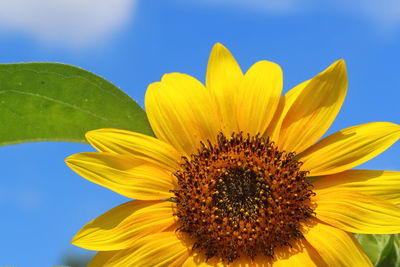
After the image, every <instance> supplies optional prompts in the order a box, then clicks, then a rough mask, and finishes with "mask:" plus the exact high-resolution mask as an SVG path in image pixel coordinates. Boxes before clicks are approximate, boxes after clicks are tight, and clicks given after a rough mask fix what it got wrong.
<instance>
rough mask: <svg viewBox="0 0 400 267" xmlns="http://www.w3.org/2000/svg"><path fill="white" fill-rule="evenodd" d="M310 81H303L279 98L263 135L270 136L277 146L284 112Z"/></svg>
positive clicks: (286, 111) (285, 112)
mask: <svg viewBox="0 0 400 267" xmlns="http://www.w3.org/2000/svg"><path fill="white" fill-rule="evenodd" d="M309 82H310V81H305V82H303V83H301V84H299V85H297V86H296V87H294V88H292V89H291V90H289V91H288V92H287V93H286V94H285V95H283V96H282V97H281V99H280V100H279V104H278V107H277V108H276V111H275V114H274V117H273V119H272V121H271V123H270V124H269V125H268V128H267V130H266V133H265V135H266V136H268V137H270V139H271V140H272V141H274V142H275V144H277V145H278V146H279V133H280V131H281V128H282V123H283V121H284V119H285V116H286V114H287V113H288V111H289V109H290V108H291V107H292V105H293V103H295V102H296V99H297V98H298V97H299V95H300V94H301V93H302V92H303V89H304V88H305V87H306V86H307V85H308V84H309Z"/></svg>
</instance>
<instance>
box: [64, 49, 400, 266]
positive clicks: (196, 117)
mask: <svg viewBox="0 0 400 267" xmlns="http://www.w3.org/2000/svg"><path fill="white" fill-rule="evenodd" d="M281 91H282V71H281V69H280V67H279V66H278V65H277V64H275V63H272V62H268V61H259V62H257V63H255V64H254V65H253V66H251V67H250V69H249V70H248V71H247V72H246V73H245V74H243V73H242V70H241V68H240V67H239V65H238V63H237V62H236V61H235V59H234V57H233V56H232V54H231V53H230V52H229V51H228V50H227V49H226V48H225V47H224V46H223V45H221V44H216V45H215V46H214V48H213V49H212V52H211V55H210V58H209V62H208V68H207V76H206V85H205V86H204V85H203V84H202V83H201V82H199V81H198V80H196V79H195V78H193V77H191V76H188V75H185V74H181V73H170V74H165V75H164V76H163V77H162V79H161V81H160V82H155V83H153V84H150V86H149V87H148V90H147V92H146V96H145V107H146V111H147V116H148V119H149V122H150V124H151V127H152V129H153V131H154V134H155V136H156V137H157V138H153V137H150V136H146V135H143V134H139V133H134V132H129V131H125V130H118V129H100V130H95V131H90V132H88V133H87V135H86V137H87V139H88V141H89V142H90V144H91V145H93V146H94V147H95V148H96V149H97V150H98V151H99V152H92V153H90V152H89V153H79V154H76V155H72V156H70V157H69V158H67V159H66V162H67V164H68V165H69V167H71V168H72V169H73V170H74V171H75V172H77V173H78V174H80V175H81V176H83V177H85V178H86V179H88V180H90V181H92V182H94V183H97V184H100V185H102V186H104V187H107V188H109V189H111V190H113V191H115V192H117V193H119V194H121V195H123V196H126V197H128V198H132V199H135V200H132V201H129V202H127V203H124V204H122V205H120V206H118V207H116V208H113V209H112V210H110V211H108V212H106V213H105V214H103V215H101V216H100V217H98V218H96V219H94V220H93V221H91V222H90V223H88V224H87V225H86V226H85V227H83V228H82V229H81V230H80V231H79V232H78V233H77V235H76V236H75V237H74V239H73V241H72V243H73V244H74V245H76V246H79V247H82V248H85V249H90V250H96V251H99V253H98V254H97V255H96V256H95V257H94V258H93V259H92V261H91V262H90V264H89V266H357V267H359V266H371V262H370V261H369V259H368V257H367V256H366V255H365V253H364V252H363V250H362V249H361V247H360V245H359V244H358V243H357V241H356V240H355V238H354V237H353V235H352V234H351V233H362V234H393V233H399V232H400V208H399V206H398V205H399V204H400V194H399V186H400V172H394V171H376V170H360V169H352V168H353V167H356V166H357V165H359V164H362V163H363V162H366V161H367V160H369V159H371V158H373V157H375V156H376V155H378V154H379V153H381V152H383V151H384V150H386V149H387V148H388V147H389V146H391V145H392V144H393V143H395V142H396V141H397V140H398V139H399V137H400V126H399V125H397V124H393V123H389V122H372V123H366V124H362V125H358V126H353V127H350V128H346V129H344V130H341V131H338V132H336V133H333V134H332V135H329V136H327V137H325V138H323V139H321V140H319V139H320V138H321V137H322V136H323V135H324V134H325V132H326V131H327V130H328V128H329V127H330V125H331V124H332V122H333V121H334V119H335V117H336V115H337V114H338V112H339V110H340V107H341V105H342V103H343V101H344V98H345V95H346V91H347V74H346V67H345V63H344V61H343V60H338V61H337V62H335V63H333V64H332V65H331V66H329V67H328V68H327V69H326V70H324V71H323V72H321V73H320V74H318V75H316V76H315V77H314V78H312V79H310V80H308V81H305V82H303V83H301V84H300V85H298V86H296V87H294V88H293V89H292V90H290V91H288V92H287V93H286V94H285V95H283V96H282V97H281ZM318 140H319V141H318Z"/></svg>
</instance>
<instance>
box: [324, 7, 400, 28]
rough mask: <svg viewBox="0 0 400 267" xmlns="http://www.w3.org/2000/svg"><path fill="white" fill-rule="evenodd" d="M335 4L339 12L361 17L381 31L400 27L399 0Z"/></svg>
mask: <svg viewBox="0 0 400 267" xmlns="http://www.w3.org/2000/svg"><path fill="white" fill-rule="evenodd" d="M331 1H334V0H331ZM335 3H336V4H337V7H340V8H341V10H343V11H346V12H350V13H352V14H354V15H356V16H362V17H364V18H366V19H368V20H370V21H372V22H373V23H376V24H377V25H378V26H380V28H381V29H384V30H389V31H390V30H393V29H394V28H397V27H398V26H399V25H400V1H399V0H353V1H348V0H341V1H335Z"/></svg>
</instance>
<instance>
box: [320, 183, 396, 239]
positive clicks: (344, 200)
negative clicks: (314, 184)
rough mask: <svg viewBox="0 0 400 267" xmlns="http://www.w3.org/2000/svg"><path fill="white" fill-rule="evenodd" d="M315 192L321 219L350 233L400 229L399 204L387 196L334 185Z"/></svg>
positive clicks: (389, 231)
mask: <svg viewBox="0 0 400 267" xmlns="http://www.w3.org/2000/svg"><path fill="white" fill-rule="evenodd" d="M314 192H315V193H316V196H315V201H316V203H317V205H318V206H317V208H316V209H315V210H314V211H315V213H316V214H317V218H318V219H320V220H321V221H324V222H326V223H329V224H330V225H332V226H335V227H337V228H340V229H343V230H345V231H347V232H352V233H361V234H397V233H400V208H399V207H397V206H396V205H394V204H392V203H390V202H388V201H386V200H383V199H380V198H377V197H373V196H368V195H363V194H361V193H358V192H353V191H347V190H344V191H341V190H337V189H336V188H332V190H322V191H319V190H314Z"/></svg>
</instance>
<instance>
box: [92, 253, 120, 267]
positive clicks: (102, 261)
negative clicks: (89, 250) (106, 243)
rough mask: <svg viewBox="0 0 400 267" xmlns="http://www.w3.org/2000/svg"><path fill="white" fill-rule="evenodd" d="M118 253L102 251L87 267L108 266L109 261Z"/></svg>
mask: <svg viewBox="0 0 400 267" xmlns="http://www.w3.org/2000/svg"><path fill="white" fill-rule="evenodd" d="M117 252H118V251H100V252H98V253H97V254H96V255H95V256H94V257H93V258H92V259H91V260H90V262H89V263H88V265H87V267H99V266H106V263H107V261H109V260H110V259H111V258H112V257H114V255H115V254H116V253H117Z"/></svg>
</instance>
